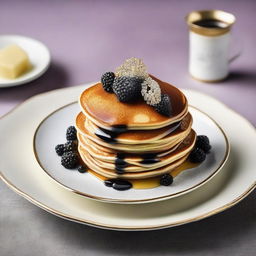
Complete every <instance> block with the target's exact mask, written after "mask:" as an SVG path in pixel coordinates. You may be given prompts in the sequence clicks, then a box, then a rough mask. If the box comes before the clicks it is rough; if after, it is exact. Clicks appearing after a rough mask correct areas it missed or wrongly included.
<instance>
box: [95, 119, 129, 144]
mask: <svg viewBox="0 0 256 256" xmlns="http://www.w3.org/2000/svg"><path fill="white" fill-rule="evenodd" d="M127 131H128V129H127V125H125V124H120V125H114V126H112V127H111V130H107V129H104V128H101V127H98V129H97V130H96V132H95V135H96V136H98V137H99V138H100V139H102V140H103V141H105V142H107V143H110V144H114V143H117V140H116V137H117V136H118V135H119V134H121V133H124V132H127Z"/></svg>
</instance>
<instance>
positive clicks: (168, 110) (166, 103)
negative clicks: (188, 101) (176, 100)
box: [154, 94, 172, 117]
mask: <svg viewBox="0 0 256 256" xmlns="http://www.w3.org/2000/svg"><path fill="white" fill-rule="evenodd" d="M154 108H155V110H156V111H157V112H158V113H160V114H162V115H164V116H168V117H169V116H171V114H172V105H171V100H170V97H169V96H168V95H167V94H162V95H161V101H160V102H159V103H158V104H156V105H155V106H154Z"/></svg>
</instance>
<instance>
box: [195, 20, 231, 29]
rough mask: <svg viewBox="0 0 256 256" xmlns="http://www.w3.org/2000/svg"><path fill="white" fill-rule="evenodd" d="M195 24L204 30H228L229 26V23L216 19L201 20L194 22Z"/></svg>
mask: <svg viewBox="0 0 256 256" xmlns="http://www.w3.org/2000/svg"><path fill="white" fill-rule="evenodd" d="M193 24H195V25H197V26H200V27H204V28H226V27H227V26H228V24H227V23H225V22H223V21H220V20H214V19H205V20H199V21H195V22H193Z"/></svg>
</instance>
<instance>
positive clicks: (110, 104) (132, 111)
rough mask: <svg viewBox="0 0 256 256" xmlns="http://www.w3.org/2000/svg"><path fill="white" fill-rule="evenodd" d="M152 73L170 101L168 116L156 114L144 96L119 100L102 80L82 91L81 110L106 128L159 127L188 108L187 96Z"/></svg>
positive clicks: (177, 117)
mask: <svg viewBox="0 0 256 256" xmlns="http://www.w3.org/2000/svg"><path fill="white" fill-rule="evenodd" d="M151 77H152V78H153V79H154V80H156V81H157V82H158V83H159V85H160V87H161V91H162V93H166V94H168V95H169V97H170V99H171V103H172V116H171V117H166V116H164V115H161V114H159V113H158V112H157V111H156V110H154V108H153V107H151V106H149V105H147V104H146V103H145V101H143V99H139V100H137V101H135V102H133V103H122V102H120V101H119V100H118V99H117V97H116V95H115V94H114V93H107V92H106V91H105V90H104V89H103V87H102V84H101V83H97V84H95V85H94V86H92V87H90V88H88V89H86V90H85V91H84V92H83V93H82V94H81V96H80V101H79V102H80V105H81V108H82V111H83V113H84V114H85V115H86V117H87V118H88V119H90V121H92V122H93V123H95V124H96V125H97V126H99V127H102V128H105V129H111V127H122V128H123V127H125V128H126V129H127V130H134V129H136V130H148V129H158V128H162V127H165V126H167V125H170V124H172V123H174V122H177V121H179V120H181V119H182V118H183V117H184V116H185V115H186V113H187V111H188V106H187V99H186V97H185V96H184V95H183V93H182V92H181V91H180V90H179V89H177V88H176V87H174V86H172V85H170V84H168V83H165V82H162V81H160V80H158V79H157V78H155V77H153V76H151Z"/></svg>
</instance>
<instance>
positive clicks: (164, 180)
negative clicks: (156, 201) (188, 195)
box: [160, 173, 173, 186]
mask: <svg viewBox="0 0 256 256" xmlns="http://www.w3.org/2000/svg"><path fill="white" fill-rule="evenodd" d="M172 183H173V177H172V175H170V174H169V173H166V174H164V175H163V176H162V177H161V178H160V184H161V185H163V186H170V185H171V184H172Z"/></svg>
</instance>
